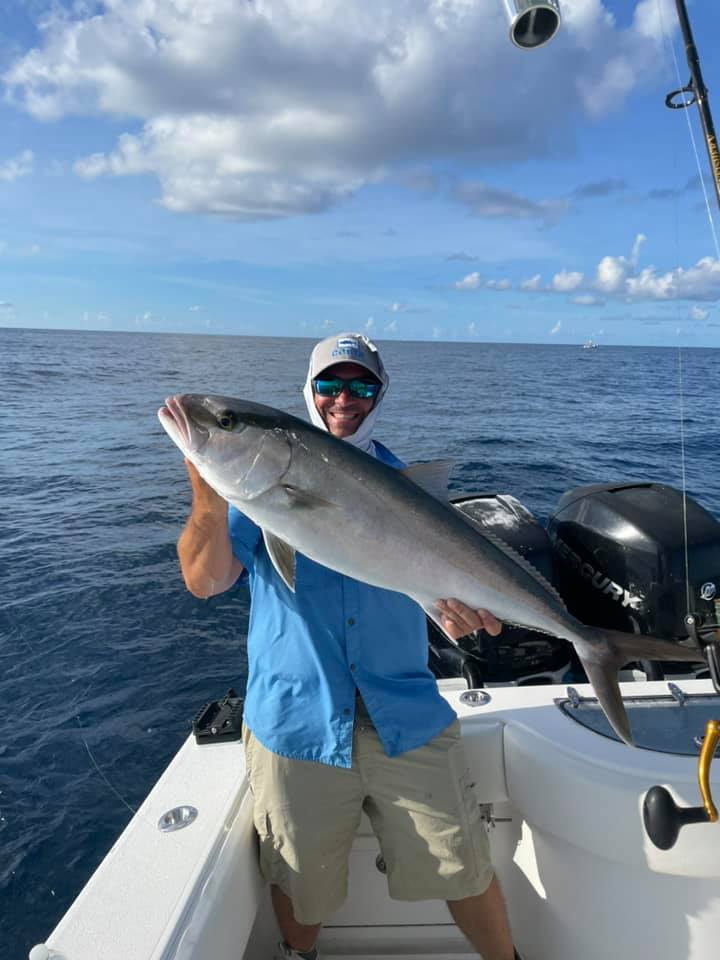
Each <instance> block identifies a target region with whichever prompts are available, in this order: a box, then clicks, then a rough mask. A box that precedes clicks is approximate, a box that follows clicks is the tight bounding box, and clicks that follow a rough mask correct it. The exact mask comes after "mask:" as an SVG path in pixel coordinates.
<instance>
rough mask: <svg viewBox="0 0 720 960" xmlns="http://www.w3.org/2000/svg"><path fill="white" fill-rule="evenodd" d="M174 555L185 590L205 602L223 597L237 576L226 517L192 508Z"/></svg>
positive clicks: (215, 512) (216, 512)
mask: <svg viewBox="0 0 720 960" xmlns="http://www.w3.org/2000/svg"><path fill="white" fill-rule="evenodd" d="M177 551H178V557H179V559H180V570H181V571H182V575H183V580H184V581H185V586H186V587H187V588H188V590H189V591H190V592H191V593H192V594H193V595H194V596H196V597H201V598H203V599H206V598H207V597H212V596H214V595H215V594H217V593H222V592H223V590H227V588H228V587H229V586H231V585H232V582H233V580H234V579H235V578H236V576H237V570H235V571H234V569H233V568H234V567H236V566H237V564H236V563H235V564H234V563H233V560H234V556H233V552H232V546H231V544H230V536H229V534H228V528H227V515H226V514H225V513H222V514H220V513H218V511H211V512H208V511H204V510H201V509H197V508H196V507H194V508H193V511H192V513H191V514H190V517H189V519H188V522H187V523H186V524H185V528H184V529H183V531H182V533H181V534H180V538H179V539H178V544H177ZM233 573H234V574H235V575H234V576H233Z"/></svg>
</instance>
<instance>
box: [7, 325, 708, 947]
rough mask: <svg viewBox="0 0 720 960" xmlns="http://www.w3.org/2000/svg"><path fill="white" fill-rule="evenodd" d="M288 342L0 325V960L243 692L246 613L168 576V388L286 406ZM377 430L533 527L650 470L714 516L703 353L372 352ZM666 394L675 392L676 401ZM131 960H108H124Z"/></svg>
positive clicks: (177, 504)
mask: <svg viewBox="0 0 720 960" xmlns="http://www.w3.org/2000/svg"><path fill="white" fill-rule="evenodd" d="M311 346H312V342H311V341H308V340H303V339H275V338H246V337H216V336H181V335H166V334H155V335H153V334H144V333H107V332H102V333H88V332H72V331H41V330H17V329H0V426H1V429H0V481H1V487H0V489H1V490H2V500H1V501H0V502H1V504H2V509H1V510H0V582H2V587H3V590H2V599H1V600H0V702H1V703H2V711H1V712H0V729H1V736H0V958H2V960H25V958H26V957H27V952H28V950H29V949H30V948H31V947H32V946H33V944H35V943H37V942H42V941H43V940H44V939H45V938H46V936H47V935H48V934H49V933H50V931H51V930H52V928H53V927H54V926H55V924H56V923H57V921H58V920H59V919H60V917H61V916H62V914H63V913H64V912H65V910H66V909H67V908H68V906H69V905H70V903H71V902H72V900H73V899H74V898H75V897H76V896H77V894H78V892H79V891H80V889H81V887H82V886H83V884H84V883H85V882H86V880H87V879H88V877H89V876H90V874H91V873H92V872H93V870H94V869H95V868H96V867H97V865H98V863H99V862H100V861H101V859H102V858H103V857H104V856H105V854H106V853H107V851H108V850H109V848H110V846H111V845H112V843H113V841H114V840H115V839H116V837H117V836H118V834H119V833H120V832H121V831H122V829H123V828H124V827H125V826H126V824H127V823H128V821H129V820H130V817H131V816H132V809H136V808H137V807H138V806H139V804H140V803H141V801H142V800H143V798H144V797H145V795H146V794H147V792H148V791H149V790H150V788H151V787H152V785H153V783H154V782H155V781H156V779H157V778H158V776H159V775H160V773H161V772H162V770H163V769H164V767H165V766H166V765H167V763H168V762H169V761H170V759H171V757H172V756H173V754H174V753H175V752H176V751H177V750H178V748H179V747H180V745H181V743H182V742H183V740H184V738H185V737H186V736H187V735H188V733H189V730H190V723H191V720H192V717H193V715H194V714H195V712H196V711H197V710H198V709H199V707H201V706H202V705H203V703H205V702H206V701H207V700H210V699H214V698H216V697H218V696H221V695H222V694H223V693H224V692H225V691H226V690H227V689H228V687H230V686H231V685H232V686H235V688H236V689H237V690H238V691H242V689H243V686H244V680H245V676H246V657H245V646H244V638H245V634H246V629H247V617H248V602H247V596H246V593H245V591H244V589H242V588H238V589H233V590H231V591H229V592H228V593H226V594H224V595H222V596H219V597H216V598H214V599H212V600H209V601H200V600H196V599H195V598H193V597H192V596H191V595H190V594H189V593H188V592H187V591H186V590H185V589H184V586H183V583H182V581H181V578H180V575H179V571H178V565H177V559H176V554H175V541H176V539H177V536H178V534H179V532H180V529H181V527H182V525H183V523H184V521H185V518H186V516H187V513H188V508H189V504H190V491H189V485H188V482H187V476H186V472H185V467H184V465H183V462H182V457H181V455H180V452H179V451H178V449H177V448H176V447H175V446H174V445H173V444H172V443H171V442H170V441H169V438H168V437H167V436H166V434H165V433H164V431H163V430H162V428H161V427H160V425H159V423H158V420H157V417H156V411H157V408H158V407H159V406H160V404H161V403H162V402H163V400H164V399H165V397H166V396H167V395H169V394H170V393H177V392H212V393H225V394H229V395H231V396H233V395H234V396H241V397H246V398H250V399H254V400H257V401H260V402H264V403H268V404H271V405H273V406H277V407H280V408H283V409H286V410H288V411H290V412H292V413H295V414H298V415H300V416H305V408H304V404H303V401H302V396H301V388H302V384H303V382H304V379H305V372H306V364H307V358H308V354H309V351H310V348H311ZM382 351H383V356H384V359H385V362H386V365H387V367H388V369H389V371H390V375H391V387H390V391H389V393H388V395H387V399H386V401H385V406H384V409H383V411H382V414H381V417H380V420H379V422H378V427H377V437H378V439H381V440H383V441H384V442H385V443H386V444H387V445H388V446H389V447H390V448H391V449H392V450H393V451H394V452H395V453H396V454H397V455H398V456H400V457H401V458H403V459H404V460H407V461H412V460H429V459H434V458H443V459H446V458H451V459H453V460H455V461H456V464H457V465H456V467H455V469H454V471H453V474H452V485H453V487H454V488H456V489H458V490H464V491H480V492H497V493H510V494H513V495H514V496H515V497H517V498H518V499H519V500H520V501H521V502H522V503H524V504H525V505H526V506H527V507H528V508H529V509H530V510H531V511H532V512H533V513H534V514H535V516H536V517H537V518H538V519H539V520H541V521H544V520H545V519H546V518H547V516H548V515H549V514H550V512H551V511H552V509H553V507H554V505H555V504H556V502H557V500H558V498H559V497H560V495H561V494H562V493H563V492H564V491H566V490H569V489H571V488H572V487H575V486H578V485H580V484H586V483H592V482H616V481H631V480H653V481H659V482H663V483H668V484H670V485H672V486H675V487H678V488H681V487H682V483H683V479H682V474H683V468H682V460H681V443H680V438H681V425H682V426H683V429H684V439H685V470H686V485H687V490H688V492H689V494H690V495H691V496H692V497H694V498H695V499H697V500H698V501H699V502H700V503H701V504H702V505H703V506H704V507H706V508H707V509H708V510H710V512H711V513H713V514H714V515H715V516H720V471H718V469H717V468H718V452H717V451H718V427H717V416H716V411H717V400H716V398H715V393H716V385H717V382H718V379H720V376H719V375H720V352H718V351H713V350H699V349H694V350H685V351H683V352H682V354H681V353H680V352H679V351H678V350H676V349H670V348H668V349H658V348H654V349H650V348H648V349H644V348H627V347H605V346H603V347H600V348H599V349H597V350H582V349H581V348H580V347H579V346H577V347H570V346H531V345H505V344H481V343H403V342H397V341H392V342H386V343H383V344H382ZM681 393H682V399H681ZM129 960H130V958H129Z"/></svg>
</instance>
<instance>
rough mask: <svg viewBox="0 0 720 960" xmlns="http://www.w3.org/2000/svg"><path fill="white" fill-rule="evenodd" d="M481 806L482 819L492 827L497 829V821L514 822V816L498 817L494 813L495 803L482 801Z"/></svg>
mask: <svg viewBox="0 0 720 960" xmlns="http://www.w3.org/2000/svg"><path fill="white" fill-rule="evenodd" d="M479 806H480V819H481V820H482V821H483V822H484V823H486V824H487V825H488V827H491V828H492V829H493V830H494V829H495V824H496V823H512V817H496V816H495V814H494V813H493V805H492V804H491V803H481V804H479Z"/></svg>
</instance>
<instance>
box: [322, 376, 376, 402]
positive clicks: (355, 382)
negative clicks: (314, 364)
mask: <svg viewBox="0 0 720 960" xmlns="http://www.w3.org/2000/svg"><path fill="white" fill-rule="evenodd" d="M380 386H381V384H379V383H378V382H377V380H361V379H359V378H357V377H353V379H352V380H343V378H342V377H316V378H315V379H314V380H313V389H314V390H315V393H317V394H318V395H319V396H321V397H339V396H340V394H341V393H342V392H343V390H344V389H345V388H347V391H348V393H349V394H350V396H351V397H357V398H358V399H359V400H374V399H375V397H376V396H377V395H378V393H379V392H380Z"/></svg>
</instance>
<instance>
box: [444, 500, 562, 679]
mask: <svg viewBox="0 0 720 960" xmlns="http://www.w3.org/2000/svg"><path fill="white" fill-rule="evenodd" d="M452 502H453V505H454V506H455V507H457V509H459V510H460V511H461V512H462V513H464V514H466V515H467V516H468V517H470V519H472V520H474V521H475V523H477V524H478V525H479V526H480V527H481V528H483V529H486V530H488V531H489V532H490V533H494V534H495V535H496V536H497V537H499V538H500V539H501V540H503V541H504V542H505V543H507V544H509V546H511V547H512V548H513V549H514V550H516V551H517V552H518V553H520V554H522V556H523V557H525V559H527V560H529V561H530V563H532V565H533V566H534V567H535V568H536V569H537V570H539V571H540V573H542V574H543V576H544V577H545V578H546V579H547V580H548V581H549V582H550V583H552V584H553V585H554V586H556V584H555V583H554V569H553V557H552V547H551V544H550V539H549V537H548V535H547V532H546V531H545V530H544V528H543V527H541V526H540V524H539V523H538V522H537V521H536V520H535V519H534V517H533V516H532V514H531V513H530V511H529V510H527V509H526V508H525V507H524V506H523V505H522V504H521V503H520V502H519V501H518V500H516V499H515V497H511V496H507V495H500V494H479V495H477V494H476V495H473V496H468V495H467V494H463V495H460V496H457V497H453V498H452ZM428 642H429V664H430V668H431V670H432V671H433V673H434V674H435V676H436V677H457V676H460V675H462V676H464V677H465V679H466V681H467V682H468V684H469V685H470V686H472V687H481V686H484V685H485V684H487V683H490V684H492V683H503V684H506V683H516V684H519V685H527V684H535V683H550V682H559V681H560V680H562V679H563V678H564V677H565V675H566V674H567V673H568V671H569V669H570V661H571V658H572V645H571V644H569V643H567V641H565V640H559V639H557V638H555V637H550V636H548V635H547V634H544V633H538V632H536V631H534V630H526V629H523V628H520V627H512V626H510V625H509V624H504V625H503V629H502V633H501V634H500V636H498V637H490V636H489V635H488V634H486V633H485V632H484V631H480V632H479V633H478V634H477V635H476V636H469V637H463V638H462V639H461V640H460V641H458V643H459V646H460V648H461V649H460V650H458V649H457V647H455V646H453V645H452V644H451V643H450V642H449V641H448V640H447V638H446V637H445V636H444V635H443V634H442V633H441V632H440V631H439V630H438V629H437V627H436V626H435V625H434V624H433V623H432V622H429V623H428Z"/></svg>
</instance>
